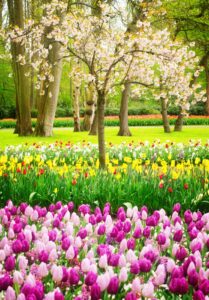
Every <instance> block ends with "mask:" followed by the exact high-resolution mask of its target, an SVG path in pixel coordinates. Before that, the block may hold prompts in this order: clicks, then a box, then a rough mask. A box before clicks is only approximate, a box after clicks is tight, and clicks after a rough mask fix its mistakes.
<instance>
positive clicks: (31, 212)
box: [25, 206, 33, 217]
mask: <svg viewBox="0 0 209 300" xmlns="http://www.w3.org/2000/svg"><path fill="white" fill-rule="evenodd" d="M32 214H33V208H32V207H31V206H27V207H26V209H25V215H26V216H27V217H30V216H31V215H32Z"/></svg>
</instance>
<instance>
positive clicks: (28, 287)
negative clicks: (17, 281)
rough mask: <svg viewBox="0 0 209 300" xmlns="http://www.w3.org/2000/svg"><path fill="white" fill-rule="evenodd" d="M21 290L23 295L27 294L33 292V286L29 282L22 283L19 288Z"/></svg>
mask: <svg viewBox="0 0 209 300" xmlns="http://www.w3.org/2000/svg"><path fill="white" fill-rule="evenodd" d="M21 292H22V293H23V294H24V295H25V296H29V295H30V294H32V293H33V288H32V286H31V285H30V284H28V283H25V284H24V285H23V287H22V288H21Z"/></svg>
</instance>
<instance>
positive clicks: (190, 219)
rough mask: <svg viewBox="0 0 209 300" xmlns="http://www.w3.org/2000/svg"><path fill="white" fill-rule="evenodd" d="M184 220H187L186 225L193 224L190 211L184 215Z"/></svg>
mask: <svg viewBox="0 0 209 300" xmlns="http://www.w3.org/2000/svg"><path fill="white" fill-rule="evenodd" d="M184 220H185V223H186V224H189V223H191V222H192V213H191V211H190V210H189V209H188V210H186V211H185V213H184Z"/></svg>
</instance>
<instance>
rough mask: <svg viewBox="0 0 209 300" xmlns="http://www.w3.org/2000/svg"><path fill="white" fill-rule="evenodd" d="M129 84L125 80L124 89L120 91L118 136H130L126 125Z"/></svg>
mask: <svg viewBox="0 0 209 300" xmlns="http://www.w3.org/2000/svg"><path fill="white" fill-rule="evenodd" d="M130 89H131V84H130V83H128V82H126V83H125V85H124V90H123V93H122V98H121V105H120V115H119V121H120V130H119V132H118V135H120V136H131V135H132V134H131V132H130V130H129V127H128V99H129V94H130Z"/></svg>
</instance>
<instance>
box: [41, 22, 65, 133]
mask: <svg viewBox="0 0 209 300" xmlns="http://www.w3.org/2000/svg"><path fill="white" fill-rule="evenodd" d="M57 26H58V25H57ZM51 30H53V28H52V27H49V28H48V30H47V32H46V34H45V47H46V48H50V47H49V46H51V49H50V50H49V54H48V57H47V60H48V64H49V65H50V66H51V69H50V74H49V77H52V78H53V80H50V78H49V77H47V78H45V80H44V81H42V84H41V88H40V91H39V95H38V96H37V101H36V103H37V108H38V117H37V125H36V129H35V135H36V136H52V135H53V124H54V118H55V113H56V108H57V102H58V95H59V89H60V81H61V76H62V58H61V53H60V50H61V45H60V43H59V42H56V41H51V40H48V38H47V34H49V33H50V31H51ZM44 72H45V71H44V69H41V70H40V73H44Z"/></svg>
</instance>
